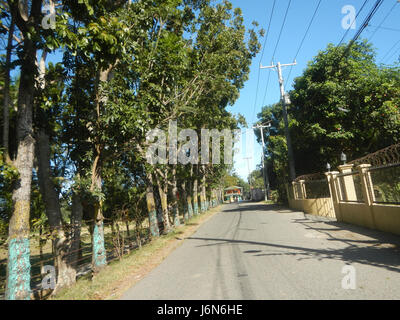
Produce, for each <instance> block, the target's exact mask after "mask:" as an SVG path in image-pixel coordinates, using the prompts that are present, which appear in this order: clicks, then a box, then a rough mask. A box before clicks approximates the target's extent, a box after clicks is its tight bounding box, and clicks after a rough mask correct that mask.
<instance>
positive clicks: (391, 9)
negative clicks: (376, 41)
mask: <svg viewBox="0 0 400 320" xmlns="http://www.w3.org/2000/svg"><path fill="white" fill-rule="evenodd" d="M396 4H398V2H397V1H396V2H395V3H394V4H393V6H392V7H391V8H390V10H389V12H388V13H387V15H386V16H385V18H383V20H382V21H381V23H380V24H379V26H377V27H376V29H375V31H374V33H373V34H372V35H371V37H370V38H369V40H370V41H371V39H372V38H373V37H374V35H375V33H376V32H377V31H378V29H379V28H381V26H382V24H383V23H384V22H385V21H386V19H387V18H388V17H389V15H390V14H391V13H392V11H393V9H394V7H395V6H396Z"/></svg>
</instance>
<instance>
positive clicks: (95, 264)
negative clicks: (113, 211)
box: [90, 145, 107, 273]
mask: <svg viewBox="0 0 400 320" xmlns="http://www.w3.org/2000/svg"><path fill="white" fill-rule="evenodd" d="M96 152H97V155H96V158H95V161H94V163H93V168H92V185H91V187H90V191H92V192H93V191H97V192H99V191H101V189H102V185H101V182H102V181H101V164H100V157H101V149H100V148H99V146H98V145H97V146H96ZM102 207H103V202H102V200H95V203H94V205H93V234H92V245H93V250H92V270H93V272H94V273H98V272H99V271H100V270H101V269H102V268H104V267H105V266H106V265H107V257H106V249H105V246H104V216H103V210H102Z"/></svg>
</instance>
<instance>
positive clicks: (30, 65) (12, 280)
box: [6, 39, 36, 300]
mask: <svg viewBox="0 0 400 320" xmlns="http://www.w3.org/2000/svg"><path fill="white" fill-rule="evenodd" d="M21 55H22V59H21V60H22V65H21V79H20V85H19V91H18V120H17V156H16V159H15V161H14V165H15V167H16V168H17V170H18V172H19V179H18V181H17V182H16V184H15V187H14V190H13V195H12V199H13V213H12V216H11V219H10V224H9V233H8V234H9V244H8V265H7V285H6V299H9V300H14V299H30V291H31V289H30V269H31V266H30V261H29V259H30V245H29V231H30V226H29V216H30V200H31V182H32V169H33V161H34V145H35V140H34V138H33V126H32V115H33V95H34V86H35V73H36V72H35V71H36V70H35V61H36V48H35V46H34V43H33V41H32V40H30V39H25V41H24V46H23V51H22V53H21Z"/></svg>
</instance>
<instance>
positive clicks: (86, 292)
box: [51, 207, 219, 300]
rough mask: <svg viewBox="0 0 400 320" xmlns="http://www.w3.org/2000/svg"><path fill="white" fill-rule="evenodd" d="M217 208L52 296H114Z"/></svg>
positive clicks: (97, 297) (159, 259)
mask: <svg viewBox="0 0 400 320" xmlns="http://www.w3.org/2000/svg"><path fill="white" fill-rule="evenodd" d="M218 211H219V207H217V208H213V209H211V210H209V211H208V212H206V213H204V214H201V215H198V216H195V217H193V218H192V219H190V221H188V223H186V224H185V225H182V226H180V227H178V228H176V229H174V230H173V231H172V232H170V233H169V234H167V235H162V236H161V237H159V238H156V239H153V240H152V241H151V242H149V243H147V244H145V245H143V246H142V247H141V248H140V249H136V250H134V251H131V252H130V253H129V254H127V255H125V256H123V257H122V259H121V260H114V261H112V262H110V263H109V264H108V265H107V266H106V267H105V268H104V269H103V270H101V271H100V272H99V273H98V274H97V275H96V276H95V277H93V278H92V277H91V275H86V276H83V277H81V278H80V279H78V281H77V282H76V284H75V285H74V286H72V287H71V288H68V289H65V290H62V291H60V292H59V293H58V294H57V295H56V296H53V297H51V299H54V300H97V299H116V298H118V297H119V296H120V295H121V294H122V293H123V291H124V290H126V289H128V288H129V287H130V286H131V285H133V284H134V283H136V281H138V279H139V278H140V277H142V276H144V275H145V274H146V273H147V272H149V271H150V270H151V269H152V268H154V267H156V266H157V265H158V264H159V263H161V262H162V260H163V259H164V258H165V257H166V256H167V255H168V254H169V253H170V252H171V251H172V250H173V249H174V248H176V247H177V246H178V245H179V244H180V243H182V241H180V239H182V238H184V237H187V236H189V235H190V234H192V233H194V232H195V230H196V229H197V227H198V226H199V225H200V223H202V222H204V221H205V220H206V219H207V218H209V217H211V216H212V215H213V214H215V213H216V212H218Z"/></svg>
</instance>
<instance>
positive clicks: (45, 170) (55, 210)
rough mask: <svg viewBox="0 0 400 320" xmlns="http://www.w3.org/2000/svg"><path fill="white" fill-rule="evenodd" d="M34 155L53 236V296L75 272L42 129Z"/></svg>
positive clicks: (45, 136) (48, 145)
mask: <svg viewBox="0 0 400 320" xmlns="http://www.w3.org/2000/svg"><path fill="white" fill-rule="evenodd" d="M36 154H37V159H38V177H39V187H40V191H41V194H42V197H43V200H44V204H45V210H46V215H47V218H48V221H49V225H50V231H51V233H52V236H53V240H52V241H53V247H54V255H55V259H56V265H57V269H58V270H57V272H58V275H57V284H56V287H55V290H54V292H53V293H54V294H55V293H57V292H58V291H59V290H60V289H61V288H64V287H68V286H71V285H72V284H74V283H75V278H76V272H75V270H74V268H73V267H72V266H71V265H70V263H69V262H70V261H69V244H68V239H67V237H66V235H65V232H64V229H63V222H62V216H61V209H60V202H59V197H58V193H57V192H56V190H55V186H54V183H53V180H52V174H51V169H50V139H49V136H48V135H47V134H46V133H45V132H44V130H43V129H41V130H40V131H39V132H38V134H37V144H36Z"/></svg>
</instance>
